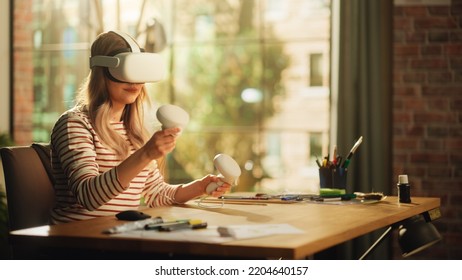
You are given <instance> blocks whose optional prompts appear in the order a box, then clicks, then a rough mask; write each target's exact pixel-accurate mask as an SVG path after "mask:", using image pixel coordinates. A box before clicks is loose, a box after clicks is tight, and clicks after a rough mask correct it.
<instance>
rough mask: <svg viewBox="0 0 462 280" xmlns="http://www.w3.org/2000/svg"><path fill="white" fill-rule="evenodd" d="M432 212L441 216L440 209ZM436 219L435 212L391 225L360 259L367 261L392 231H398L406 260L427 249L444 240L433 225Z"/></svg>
mask: <svg viewBox="0 0 462 280" xmlns="http://www.w3.org/2000/svg"><path fill="white" fill-rule="evenodd" d="M432 211H437V213H436V215H439V209H434V210H432ZM434 218H435V213H434V212H432V213H429V212H425V213H423V214H419V215H415V216H412V217H410V218H408V219H406V220H403V221H400V222H398V223H396V224H393V225H391V226H390V227H388V228H387V230H385V232H384V233H383V234H382V235H381V236H380V237H379V239H377V241H376V242H375V243H374V244H372V246H371V247H370V248H369V249H368V250H367V251H366V252H365V253H364V254H363V255H362V256H361V257H360V258H359V259H360V260H363V259H365V258H366V257H367V256H368V255H369V254H370V253H371V252H372V251H373V250H374V249H375V248H376V247H377V245H379V244H380V242H381V241H382V240H383V239H384V238H385V237H386V236H387V235H388V233H389V232H390V231H391V230H392V229H397V230H398V242H399V246H400V248H401V252H402V255H403V257H405V258H406V257H409V256H411V255H414V254H416V253H418V252H420V251H422V250H425V249H427V248H428V247H430V246H432V245H434V244H435V243H437V242H439V241H440V240H441V239H442V237H441V235H440V233H439V232H438V230H437V229H436V227H435V226H434V225H433V224H432V223H431V221H432V220H433V219H434Z"/></svg>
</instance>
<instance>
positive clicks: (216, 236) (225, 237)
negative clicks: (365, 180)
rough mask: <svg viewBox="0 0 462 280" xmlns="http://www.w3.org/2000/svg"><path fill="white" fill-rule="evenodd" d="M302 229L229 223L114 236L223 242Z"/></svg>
mask: <svg viewBox="0 0 462 280" xmlns="http://www.w3.org/2000/svg"><path fill="white" fill-rule="evenodd" d="M302 233H305V232H304V231H302V230H300V229H298V228H296V227H294V226H292V225H289V224H262V225H230V226H226V227H217V226H208V227H207V228H206V229H197V230H178V231H172V232H160V231H157V230H134V231H129V232H124V233H119V234H113V236H114V237H125V238H145V239H156V240H169V241H188V242H203V243H225V242H229V241H233V240H240V239H248V238H257V237H263V236H269V235H275V234H302Z"/></svg>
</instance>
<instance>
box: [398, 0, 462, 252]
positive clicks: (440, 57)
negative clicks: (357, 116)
mask: <svg viewBox="0 0 462 280" xmlns="http://www.w3.org/2000/svg"><path fill="white" fill-rule="evenodd" d="M393 51H394V70H393V71H394V84H393V88H394V94H393V99H394V101H393V106H394V109H393V118H394V120H393V123H394V125H393V147H394V148H393V149H394V150H393V178H394V182H396V181H397V178H398V175H399V174H408V175H409V180H410V183H411V185H412V192H411V195H413V196H436V197H441V204H442V207H441V212H442V218H440V219H439V220H436V221H435V222H434V224H435V226H436V227H437V228H438V230H439V231H440V233H441V234H442V235H443V241H442V242H440V243H439V244H438V245H435V246H433V247H431V248H430V249H427V250H426V251H424V252H422V253H421V254H419V255H418V256H416V257H414V258H422V259H462V125H461V123H462V0H452V2H451V4H450V5H447V6H440V5H438V6H395V7H394V48H393ZM395 194H396V190H395ZM393 244H396V242H394V243H393ZM395 247H396V246H395ZM394 252H395V253H394V255H395V258H397V259H399V258H401V257H400V254H399V253H400V252H399V249H398V248H396V250H394Z"/></svg>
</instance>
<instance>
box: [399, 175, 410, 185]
mask: <svg viewBox="0 0 462 280" xmlns="http://www.w3.org/2000/svg"><path fill="white" fill-rule="evenodd" d="M408 183H409V181H408V178H407V175H399V176H398V184H408Z"/></svg>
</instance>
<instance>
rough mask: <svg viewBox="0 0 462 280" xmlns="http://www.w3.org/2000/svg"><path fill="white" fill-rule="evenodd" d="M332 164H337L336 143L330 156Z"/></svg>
mask: <svg viewBox="0 0 462 280" xmlns="http://www.w3.org/2000/svg"><path fill="white" fill-rule="evenodd" d="M332 162H333V163H334V165H337V145H335V146H334V156H333V158H332Z"/></svg>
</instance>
